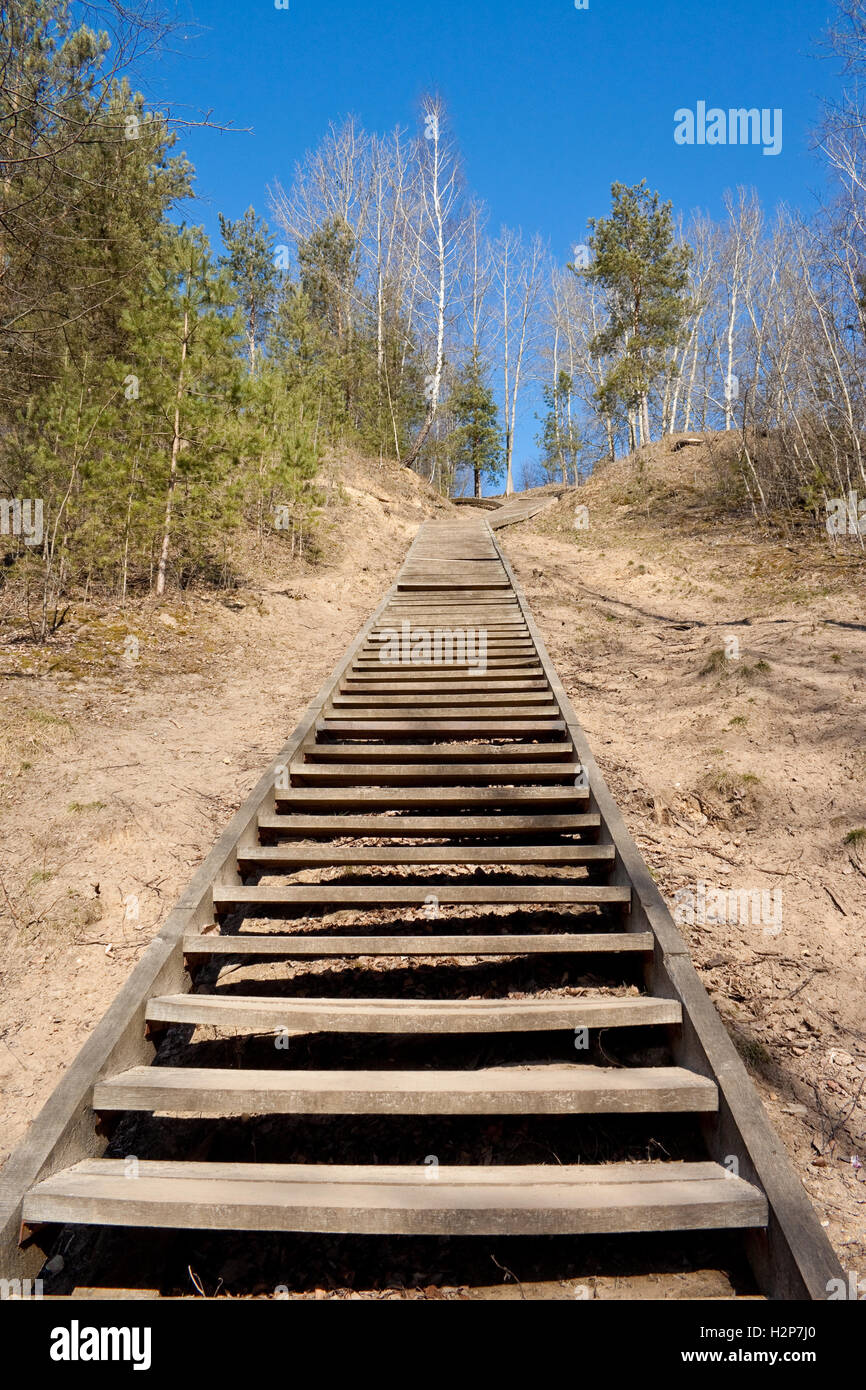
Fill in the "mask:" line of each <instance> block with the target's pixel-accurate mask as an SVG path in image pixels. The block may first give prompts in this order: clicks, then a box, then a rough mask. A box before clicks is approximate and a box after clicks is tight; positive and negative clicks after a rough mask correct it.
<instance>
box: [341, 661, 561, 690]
mask: <svg viewBox="0 0 866 1390" xmlns="http://www.w3.org/2000/svg"><path fill="white" fill-rule="evenodd" d="M369 681H375V682H376V684H377V685H384V686H385V687H386V688H387V689H389V690H390V689H398V690H399V689H400V687H401V686H403V685H406V686H408V687H409V689H410V690H416V689H418V688H419V687H421V686H424V685H425V684H426V683H429V684H432V685H437V686H438V685H441V686H442V687H443V688H445V689H446V690H466V689H468V688H474V687H475V686H476V685H481V686H483V688H484V689H485V690H496V689H498V687H499V686H500V685H503V686H507V685H514V686H516V687H517V688H518V689H519V688H520V687H521V686H526V687H532V686H547V685H549V682H548V680H547V677H546V676H544V675H542V673H541V668H540V667H539V668H538V669H537V671H533V669H532V667H529V666H497V667H496V668H495V669H494V671H493V672H492V673H491V674H490V675H488V676H483V677H482V676H479V675H478V674H477V673H476V674H475V675H473V674H472V672H471V671H470V670H469V668H468V667H463V666H458V667H454V666H443V667H439V666H436V667H429V666H428V667H426V668H425V669H424V670H421V671H417V672H416V671H414V670H412V671H407V670H400V669H397V668H396V667H393V666H382V667H381V668H379V667H369V668H365V669H364V670H363V671H358V670H356V669H352V670H350V671H349V673H348V674H347V675H346V676H345V677H344V680H343V687H344V688H345V689H347V690H349V689H354V688H355V686H357V685H363V684H366V683H367V682H369Z"/></svg>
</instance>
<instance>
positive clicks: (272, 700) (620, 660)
mask: <svg viewBox="0 0 866 1390" xmlns="http://www.w3.org/2000/svg"><path fill="white" fill-rule="evenodd" d="M662 463H663V470H664V477H665V478H666V479H667V480H668V482H667V483H665V484H661V483H658V482H656V483H655V484H653V483H652V480H650V481H649V482H648V480H647V476H646V470H645V469H644V470H642V471H641V472H640V473H639V474H636V473H635V472H634V470H632V471H631V472H629V469H628V468H626V467H623V468H619V469H617V470H611V471H609V472H608V473H606V474H605V475H603V476H601V477H599V479H598V480H597V481H596V482H594V483H592V484H591V485H590V486H589V487H587V488H586V489H585V490H584V492H583V494H582V501H583V503H584V504H585V505H587V506H588V508H589V517H590V525H589V529H588V530H584V529H577V528H576V527H575V519H574V518H575V512H574V507H575V504H574V502H573V501H571V500H570V499H566V500H565V501H563V502H561V503H558V504H557V505H556V506H555V507H553V508H551V510H550V511H548V512H546V513H544V514H543V515H542V516H541V517H539V518H536V520H535V521H533V522H530V523H528V524H523V525H521V526H518V527H514V528H509V529H508V530H505V531H503V532H500V533H499V539H500V540H501V541H502V542H503V544H504V547H505V550H506V553H507V554H508V555H509V557H510V558H511V559H512V561H513V563H514V565H515V568H516V571H517V575H518V578H519V580H520V581H521V583H522V584H523V585H524V588H525V589H526V592H527V594H528V596H529V599H530V602H531V604H532V608H533V611H534V613H535V615H536V617H537V619H538V621H539V625H540V627H541V630H542V633H543V635H544V637H545V640H546V641H547V642H548V644H549V647H550V651H551V654H552V656H553V659H554V661H555V663H556V665H557V667H558V669H559V672H560V674H561V676H562V678H563V681H564V683H565V685H566V687H567V689H568V691H569V694H570V695H571V697H572V699H573V700H574V703H575V706H576V708H577V711H578V714H579V717H580V718H581V720H582V722H583V724H584V727H585V728H586V730H587V732H588V735H589V738H590V741H591V744H592V747H593V749H594V751H595V753H596V756H597V758H598V760H599V763H600V765H601V767H602V770H603V772H604V774H605V776H606V777H607V779H608V781H609V783H610V785H611V788H612V790H613V792H614V794H615V795H616V797H617V798H618V800H619V803H620V805H621V807H622V809H623V811H624V813H625V816H626V819H627V822H628V824H629V826H630V828H631V830H632V832H633V833H634V834H635V835H636V837H637V839H638V843H639V844H640V846H641V848H642V849H643V851H644V853H645V854H646V857H647V859H648V861H649V863H650V865H651V867H652V869H653V872H654V874H655V876H656V878H657V880H658V882H659V885H660V887H661V889H662V891H663V892H664V893H665V894H666V896H667V898H668V901H669V902H670V904H671V906H672V908H674V907H676V906H677V902H678V900H677V899H675V896H674V895H675V893H676V892H677V890H682V889H687V890H690V891H691V892H692V893H693V894H695V895H697V894H698V892H699V888H698V885H699V884H701V883H703V884H705V885H706V889H705V892H706V893H707V895H710V894H711V893H712V891H713V890H716V889H734V890H740V889H746V890H750V891H758V892H760V891H762V890H763V891H766V893H767V894H768V897H767V899H766V900H765V902H766V903H767V904H768V905H769V906H770V907H771V911H770V913H769V915H768V914H767V913H764V914H762V915H763V916H764V918H765V919H766V920H761V919H760V918H756V919H754V920H753V918H752V917H751V916H750V918H749V920H746V921H728V922H713V921H712V920H710V921H705V922H703V923H701V922H700V921H698V922H694V923H689V922H685V923H684V924H683V925H682V928H681V929H682V930H683V932H684V934H685V935H686V937H687V939H688V940H689V943H690V946H691V949H692V952H693V955H694V958H695V962H696V964H697V966H698V968H699V969H700V971H701V974H702V977H703V979H704V981H705V983H706V984H707V987H708V988H709V990H710V992H711V994H712V996H713V998H714V1000H715V1002H716V1004H717V1006H718V1008H719V1009H720V1011H721V1013H722V1015H723V1017H724V1019H725V1021H726V1023H727V1025H728V1028H729V1029H730V1031H731V1033H732V1035H733V1036H734V1039H735V1041H736V1042H737V1045H738V1046H739V1048H740V1050H741V1052H742V1054H743V1056H744V1059H745V1061H746V1063H747V1065H748V1067H749V1069H750V1071H751V1073H752V1075H753V1076H754V1078H755V1080H756V1083H757V1085H758V1087H759V1089H760V1092H761V1095H762V1097H763V1099H764V1101H765V1103H766V1105H767V1108H768V1110H769V1112H770V1115H771V1118H772V1120H773V1122H774V1124H775V1126H776V1127H777V1129H778V1130H779V1132H780V1133H781V1135H782V1136H783V1138H784V1140H785V1142H786V1144H787V1145H788V1148H789V1150H790V1152H791V1154H792V1157H793V1159H794V1161H795V1164H796V1167H797V1170H798V1172H799V1173H800V1175H801V1177H802V1179H803V1181H804V1183H805V1185H806V1188H807V1190H808V1192H809V1194H810V1196H811V1197H812V1199H813V1201H814V1203H815V1206H816V1208H817V1209H818V1211H819V1213H820V1215H821V1218H822V1220H823V1221H824V1222H825V1223H826V1224H827V1229H828V1234H829V1235H830V1237H831V1239H832V1240H833V1242H834V1244H835V1246H836V1248H837V1250H838V1252H839V1255H840V1258H841V1260H842V1263H843V1265H844V1267H845V1268H846V1269H854V1270H861V1271H862V1269H863V1268H864V1262H866V1179H864V1169H863V1168H858V1167H857V1166H856V1164H857V1163H859V1162H860V1161H861V1160H862V1161H863V1163H864V1166H866V1136H864V1129H866V1105H864V1090H866V1085H864V1083H866V1017H864V1003H863V998H864V992H863V973H864V963H866V950H864V944H863V928H864V923H866V835H864V837H863V838H862V839H860V840H859V841H857V839H856V837H855V839H854V841H852V842H850V843H846V842H845V837H846V835H849V834H850V832H852V831H856V830H858V829H859V828H863V827H866V786H864V772H866V739H864V680H866V629H864V624H863V622H862V614H863V597H864V591H866V583H864V577H863V575H864V570H863V566H862V564H861V563H860V560H859V557H858V556H854V555H850V553H849V552H844V553H842V554H841V555H840V556H837V557H835V558H834V557H831V556H830V555H829V553H828V551H827V549H826V547H825V546H823V545H822V544H820V543H816V544H809V545H804V544H800V543H798V544H796V545H795V546H793V547H791V546H789V544H788V543H787V542H786V541H785V540H784V539H782V538H781V537H776V538H773V537H766V536H762V535H761V534H760V533H759V532H758V531H756V530H755V528H754V527H753V525H752V524H751V523H750V522H749V521H740V522H739V523H737V522H735V521H731V522H728V523H725V524H724V525H719V524H714V526H713V527H712V528H710V529H708V522H707V516H706V515H705V513H704V512H703V511H702V509H701V505H700V503H699V499H698V498H697V495H696V497H695V498H694V499H692V498H691V496H690V487H689V478H690V476H691V472H692V471H693V470H694V468H695V466H696V465H695V462H694V459H689V461H688V465H686V464H685V463H684V462H683V461H682V460H681V457H680V455H677V456H676V462H674V459H673V456H671V457H668V458H666V459H664V460H663V461H662ZM695 476H696V475H695ZM340 477H341V479H342V481H341V482H338V481H336V478H337V475H336V474H335V475H334V478H333V479H332V484H333V485H332V486H331V488H330V500H329V503H328V507H327V509H326V515H325V524H326V527H327V528H328V531H327V533H326V534H325V536H324V546H325V552H326V554H327V556H328V559H327V562H326V563H324V564H322V565H319V566H310V565H306V564H302V563H301V562H297V561H294V562H290V561H287V560H286V559H285V558H284V552H278V553H276V554H275V553H273V552H268V553H267V554H266V555H265V556H263V557H262V556H258V555H256V554H252V553H251V554H250V556H249V557H248V565H247V573H248V575H249V576H250V578H249V580H248V582H247V583H246V584H245V585H244V586H242V587H241V588H240V589H239V590H238V591H236V592H232V593H231V594H228V593H224V594H218V595H217V594H211V595H206V594H199V595H184V596H181V597H179V596H177V595H174V596H172V597H171V598H170V600H169V601H168V602H167V603H165V604H164V605H157V604H155V603H153V602H152V601H146V602H141V603H134V604H130V605H128V606H127V608H126V609H124V610H121V609H119V608H117V607H114V606H108V605H103V606H101V607H99V606H96V605H93V604H91V605H89V606H87V607H86V608H85V607H81V606H79V607H78V608H76V609H75V612H74V613H73V615H72V617H71V619H70V620H69V622H68V623H67V625H66V627H65V628H64V629H63V630H62V631H61V633H60V634H59V635H58V637H57V638H56V639H55V641H54V642H53V644H52V646H51V647H50V648H49V649H48V650H46V651H42V652H34V649H33V648H30V647H25V646H22V645H21V644H15V643H11V642H9V641H8V637H9V633H8V632H7V633H4V632H2V631H0V676H2V684H0V691H2V708H0V751H2V755H3V777H2V781H0V841H2V845H3V851H2V868H0V971H2V980H0V1089H2V1092H3V1113H4V1124H3V1128H2V1133H0V1160H2V1159H3V1158H5V1156H6V1153H7V1152H8V1151H9V1150H10V1149H11V1148H12V1147H13V1145H14V1144H15V1143H16V1142H17V1140H18V1139H19V1138H20V1136H21V1134H22V1133H23V1131H24V1129H25V1128H26V1126H27V1124H28V1122H29V1121H30V1120H31V1119H32V1118H33V1116H34V1115H35V1114H36V1113H37V1111H38V1109H39V1107H40V1106H41V1104H42V1103H43V1101H44V1100H45V1099H46V1098H47V1096H48V1094H49V1093H50V1091H51V1089H52V1087H53V1086H54V1085H55V1084H56V1081H57V1080H58V1078H59V1076H60V1074H61V1072H62V1070H63V1068H64V1067H65V1065H66V1064H67V1063H68V1061H69V1060H70V1058H71V1057H72V1056H73V1055H74V1053H75V1051H76V1050H77V1048H78V1047H79V1046H80V1045H81V1043H82V1042H83V1041H84V1039H85V1038H86V1036H87V1034H88V1032H89V1031H90V1030H91V1028H92V1027H93V1025H94V1023H95V1022H96V1021H97V1020H98V1019H99V1017H100V1016H101V1014H102V1013H103V1011H104V1010H105V1008H106V1007H107V1005H108V1004H109V1002H110V1000H111V998H112V997H113V995H114V994H115V992H116V990H117V988H118V987H119V985H120V984H121V982H122V981H123V979H124V978H125V977H126V975H127V973H128V971H129V969H130V968H131V966H132V964H133V963H134V962H135V960H136V959H137V958H138V955H139V954H140V952H141V951H142V949H143V948H144V946H145V945H146V943H147V941H148V940H150V939H151V937H152V936H153V934H154V933H155V932H156V931H157V930H158V929H159V926H160V924H161V922H162V920H164V917H165V915H166V912H167V911H168V909H169V907H170V906H171V904H172V902H173V900H174V899H175V897H176V896H177V894H178V893H179V891H180V889H181V888H182V886H183V884H184V883H185V882H186V880H187V879H188V878H189V876H190V874H191V872H192V871H193V869H194V868H195V867H196V866H197V864H198V863H199V862H200V861H201V859H202V858H203V856H204V855H205V854H206V853H207V851H208V849H209V848H210V846H211V844H212V842H213V840H214V838H215V837H216V836H217V834H218V833H219V832H220V830H221V829H222V828H223V826H224V825H225V823H226V822H227V820H228V819H229V817H230V815H231V814H232V812H233V811H234V809H235V808H236V807H237V806H238V805H239V804H240V802H241V801H242V800H243V799H244V797H245V796H246V795H247V793H248V791H249V789H250V788H251V787H252V785H253V784H254V783H255V781H256V780H257V778H258V776H259V775H260V773H261V769H262V768H263V767H264V766H265V765H266V763H267V762H268V761H269V760H270V759H271V758H272V757H273V755H274V753H275V752H276V750H277V749H278V748H279V747H280V745H281V744H282V743H283V741H284V740H285V738H286V736H287V734H288V733H289V732H290V731H291V729H292V728H293V727H294V725H295V723H296V722H297V719H298V717H299V716H300V714H301V712H302V711H303V709H304V708H305V706H306V704H307V703H308V701H309V699H310V698H311V697H312V695H313V694H314V693H315V691H316V689H317V688H318V686H319V685H320V684H321V682H322V680H323V679H324V678H325V677H326V675H327V674H328V673H329V671H330V670H331V669H332V667H333V665H334V664H335V663H336V661H337V659H338V657H339V656H340V654H341V652H342V651H343V649H344V648H345V646H346V644H347V642H348V641H349V639H350V638H351V636H352V635H353V634H354V633H355V631H356V630H357V628H358V626H359V625H360V623H361V622H362V621H363V620H364V619H365V618H366V617H367V616H368V614H369V613H370V611H371V610H372V609H373V607H374V606H375V604H376V602H377V601H378V599H379V598H380V597H381V595H382V593H383V592H384V590H385V588H386V587H387V585H388V584H389V583H390V581H391V580H392V578H393V576H394V574H395V573H396V571H397V570H398V568H399V566H400V564H401V563H402V559H403V557H404V555H405V551H406V547H407V545H408V543H409V541H410V540H411V538H412V536H413V534H414V533H415V530H416V528H417V526H418V525H419V524H420V523H421V522H422V521H423V520H424V519H425V518H426V517H427V516H429V515H432V514H433V513H434V511H435V510H437V509H439V508H441V507H442V506H443V505H444V504H441V503H438V502H437V501H436V500H435V499H433V498H432V496H431V494H430V493H429V492H428V491H427V489H426V488H425V486H424V485H423V484H422V483H420V482H419V481H418V480H417V479H416V478H415V477H414V476H413V475H407V474H405V472H401V471H399V470H396V469H391V468H388V467H385V468H381V469H380V468H376V467H372V468H371V467H368V468H366V469H365V468H363V467H361V466H360V465H358V464H354V465H346V466H345V468H344V469H343V470H342V471H341V474H340ZM132 636H134V637H136V638H137V639H138V652H137V657H135V658H132V657H130V655H129V654H128V653H129V651H130V643H129V640H128V639H129V638H130V637H132ZM4 639H7V640H4ZM732 639H736V640H735V641H733V640H732ZM133 650H134V649H133ZM775 890H779V891H780V892H781V905H782V918H781V922H778V921H777V919H776V916H775V912H776V905H777V904H778V901H779V900H778V898H774V897H773V896H772V895H773V894H774V892H775ZM679 902H680V904H681V905H682V902H683V900H682V899H680V900H679ZM729 915H730V914H729ZM713 1292H716V1291H715V1289H714V1290H713ZM702 1293H704V1294H706V1293H707V1290H703V1289H702ZM719 1293H721V1291H719ZM566 1296H573V1294H571V1295H569V1294H566ZM633 1296H640V1295H633ZM644 1296H646V1294H644ZM650 1296H652V1295H651V1294H650Z"/></svg>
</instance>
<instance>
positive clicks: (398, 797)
mask: <svg viewBox="0 0 866 1390" xmlns="http://www.w3.org/2000/svg"><path fill="white" fill-rule="evenodd" d="M274 795H275V801H276V804H277V805H278V806H289V807H295V809H297V810H300V808H301V807H302V806H316V807H320V808H321V809H322V810H328V809H333V808H335V807H342V808H343V809H344V810H346V811H349V810H352V809H353V808H356V809H357V810H359V811H360V810H364V809H365V808H366V809H374V808H376V807H385V808H386V809H388V810H391V811H396V810H405V811H409V810H414V809H416V808H417V809H421V808H422V807H425V806H426V807H428V808H430V807H440V808H443V809H444V807H446V806H461V807H463V806H474V807H478V808H479V809H481V808H483V807H485V806H486V807H489V808H491V809H492V808H493V807H494V806H513V807H514V809H515V810H527V809H528V808H529V807H530V806H535V807H539V808H540V807H542V806H559V807H564V806H585V805H586V803H587V801H588V800H589V792H588V791H587V789H586V788H585V787H573V786H572V787H407V788H401V789H400V790H397V789H396V788H382V787H333V788H331V787H289V788H282V787H278V788H277V789H276V791H275V794H274Z"/></svg>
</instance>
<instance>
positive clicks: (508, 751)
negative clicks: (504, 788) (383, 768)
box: [303, 740, 574, 764]
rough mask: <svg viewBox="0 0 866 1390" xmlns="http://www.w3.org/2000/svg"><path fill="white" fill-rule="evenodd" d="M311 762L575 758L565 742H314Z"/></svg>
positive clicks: (308, 748)
mask: <svg viewBox="0 0 866 1390" xmlns="http://www.w3.org/2000/svg"><path fill="white" fill-rule="evenodd" d="M303 752H304V757H305V758H306V759H307V761H308V762H309V761H310V760H311V759H315V761H316V762H337V763H339V762H343V761H347V762H348V761H351V760H353V759H355V760H357V761H359V762H371V763H372V762H379V761H382V762H396V763H398V764H401V763H407V762H422V763H427V762H432V763H448V762H455V763H462V762H482V763H483V762H487V761H488V760H489V759H491V758H493V757H496V756H498V755H499V754H500V753H501V754H505V755H507V756H508V758H509V759H511V760H512V761H516V760H518V759H519V760H522V761H526V762H536V761H538V760H539V759H541V758H543V759H545V760H547V759H550V760H554V759H559V760H560V762H563V761H565V760H567V759H568V758H569V757H573V756H574V748H573V746H572V744H571V742H570V741H568V740H566V741H564V742H561V743H490V742H487V743H481V742H479V743H382V744H376V743H310V742H307V743H305V745H304V750H303Z"/></svg>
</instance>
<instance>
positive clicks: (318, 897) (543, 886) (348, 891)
mask: <svg viewBox="0 0 866 1390" xmlns="http://www.w3.org/2000/svg"><path fill="white" fill-rule="evenodd" d="M431 895H432V896H434V897H435V898H436V900H437V902H439V903H440V904H441V905H443V906H444V905H446V904H448V903H459V904H469V903H476V904H477V903H557V904H561V905H563V906H569V907H596V906H598V907H621V908H627V907H628V905H629V901H630V898H631V890H630V889H629V888H627V887H625V886H619V885H617V886H615V887H612V886H611V885H609V884H571V883H567V884H566V883H542V882H540V881H539V880H537V879H533V878H527V879H525V880H524V881H523V882H522V883H508V884H504V883H464V882H463V880H462V879H461V880H460V881H459V882H458V883H440V882H438V880H436V879H432V878H422V879H419V880H417V882H416V883H414V884H413V885H412V886H411V887H403V886H399V887H398V886H397V885H396V884H393V883H391V882H389V881H387V880H386V879H384V878H381V877H377V878H376V881H375V882H371V883H363V884H358V883H351V884H341V883H337V882H335V881H333V880H330V879H329V880H328V882H326V883H298V884H287V883H277V884H270V883H267V882H265V883H256V884H253V885H250V886H248V887H239V886H237V885H236V884H233V883H228V884H225V885H218V886H216V887H215V888H214V893H213V905H214V911H215V912H230V911H231V910H232V909H233V908H235V907H280V906H285V907H300V906H307V907H312V906H319V907H336V906H338V905H340V904H343V905H345V906H347V907H372V906H376V907H423V906H424V903H425V902H426V900H427V898H429V897H430V896H431Z"/></svg>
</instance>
